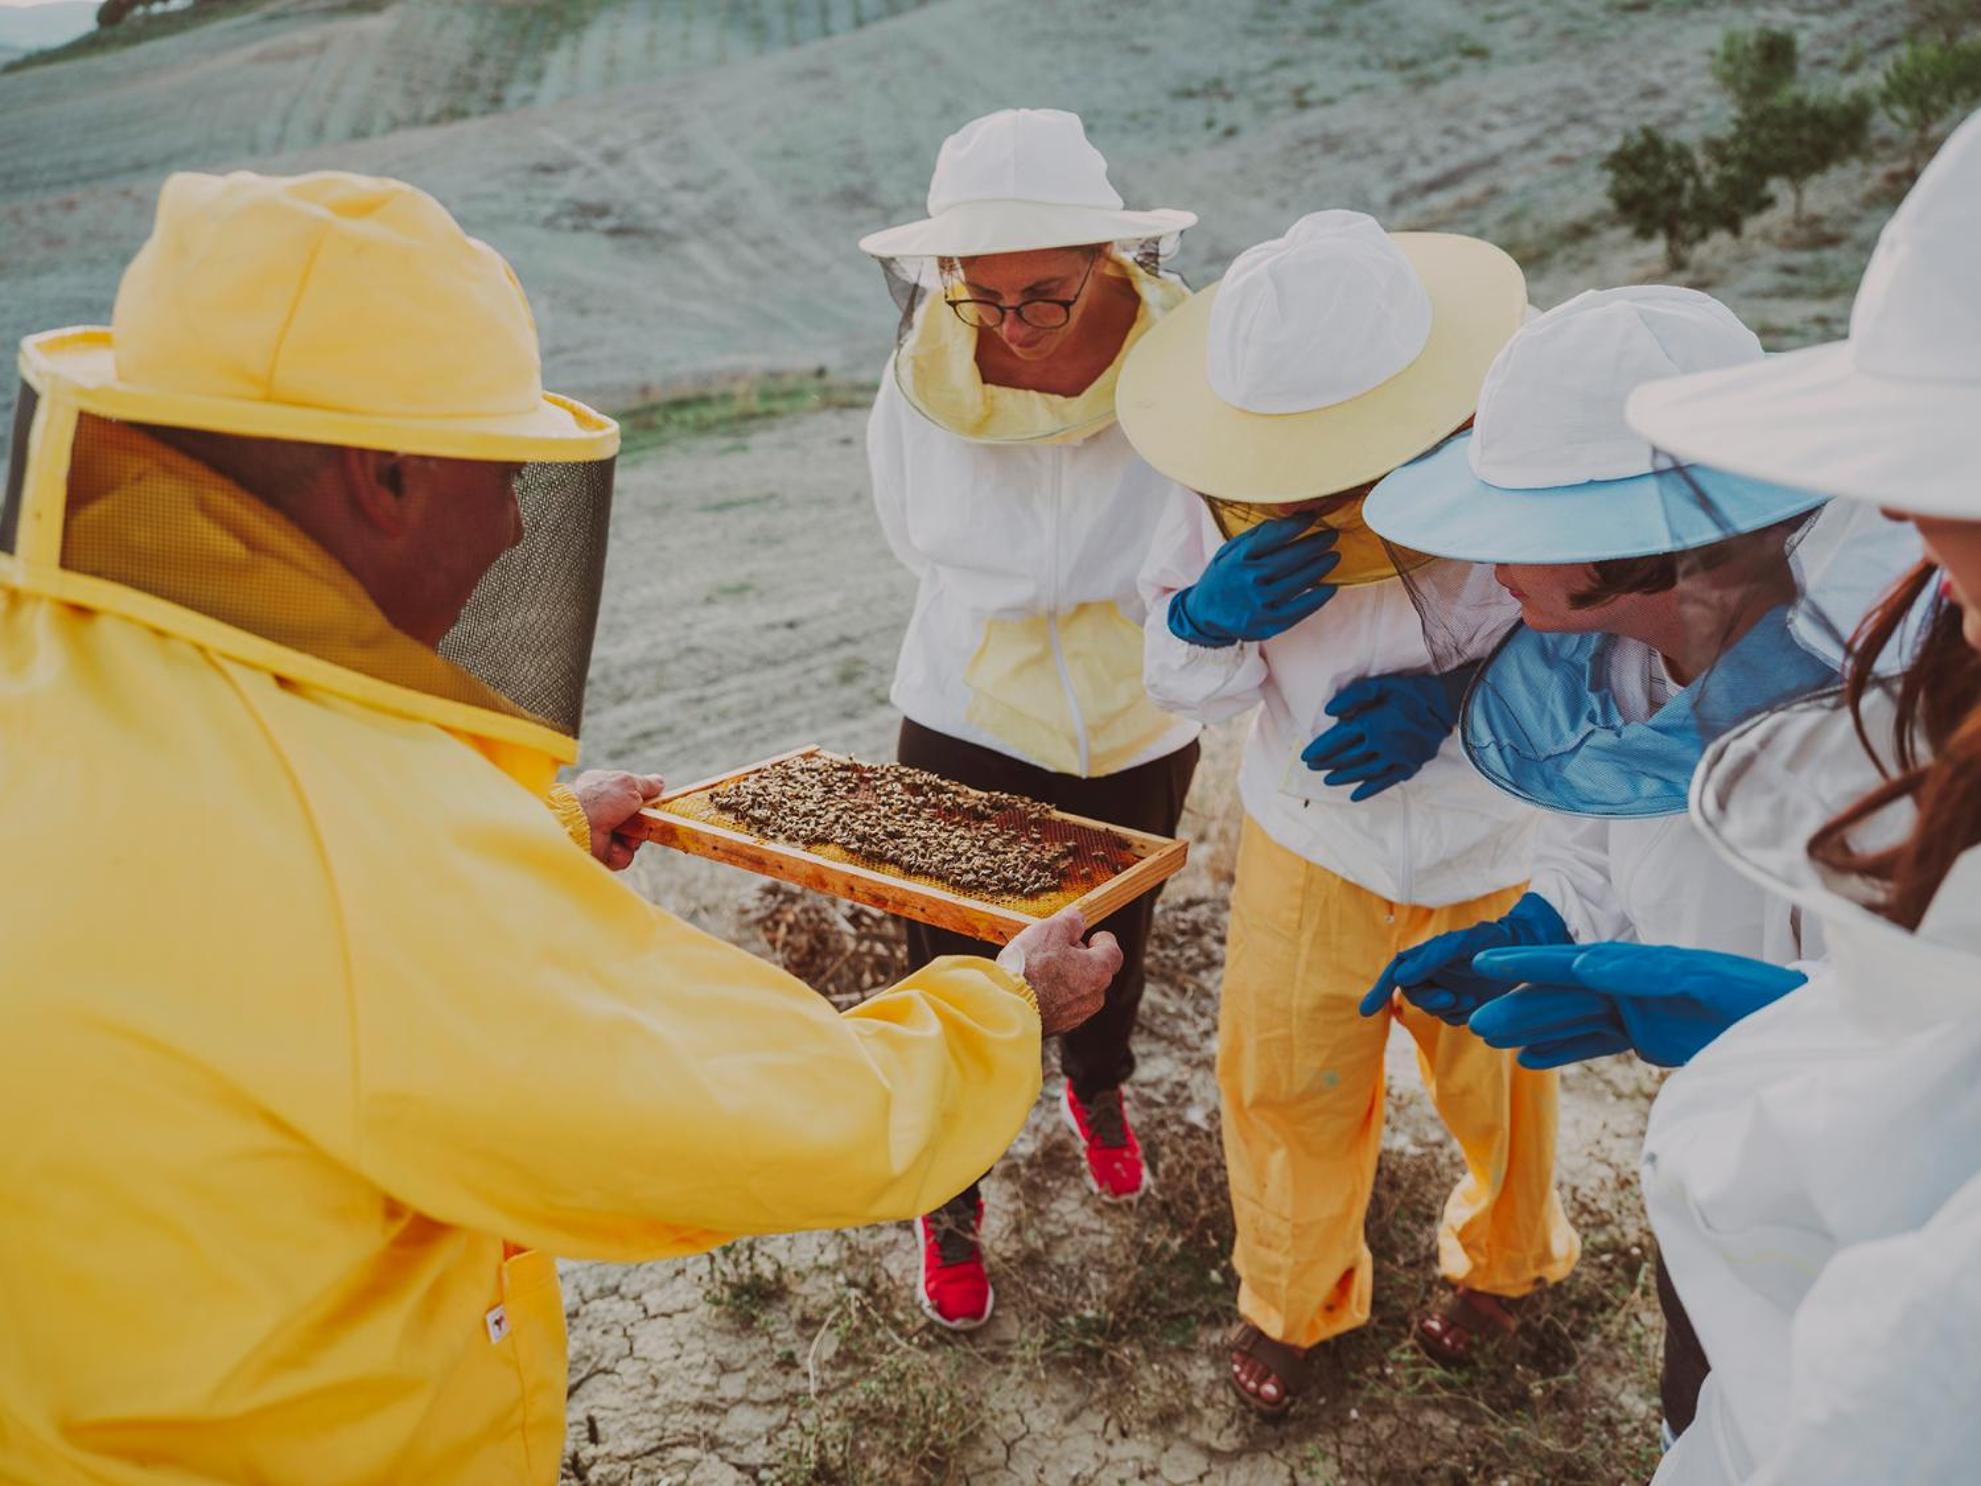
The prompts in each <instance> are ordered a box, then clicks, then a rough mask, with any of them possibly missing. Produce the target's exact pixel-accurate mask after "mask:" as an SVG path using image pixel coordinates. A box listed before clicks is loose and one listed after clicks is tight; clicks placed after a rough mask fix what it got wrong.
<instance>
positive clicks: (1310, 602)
mask: <svg viewBox="0 0 1981 1486" xmlns="http://www.w3.org/2000/svg"><path fill="white" fill-rule="evenodd" d="M1334 594H1335V590H1334V588H1333V586H1332V585H1330V584H1327V583H1322V584H1320V585H1318V586H1317V587H1314V588H1309V589H1307V590H1306V591H1305V592H1303V593H1296V594H1294V595H1293V597H1291V598H1284V599H1275V600H1273V601H1272V602H1271V603H1269V604H1267V605H1265V606H1264V610H1263V612H1264V614H1265V617H1266V618H1267V619H1268V620H1270V621H1272V622H1273V623H1274V624H1275V625H1277V626H1278V628H1276V629H1275V630H1274V631H1273V634H1279V633H1280V632H1281V631H1283V630H1290V629H1292V628H1293V626H1294V625H1296V624H1298V623H1299V622H1300V621H1301V620H1303V619H1305V618H1306V617H1307V616H1308V615H1309V614H1312V613H1313V612H1314V611H1315V610H1317V609H1319V608H1320V607H1321V605H1323V604H1325V603H1326V602H1327V601H1328V600H1329V599H1331V598H1333V597H1334ZM1269 638H1270V637H1269Z"/></svg>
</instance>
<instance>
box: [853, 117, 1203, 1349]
mask: <svg viewBox="0 0 1981 1486" xmlns="http://www.w3.org/2000/svg"><path fill="white" fill-rule="evenodd" d="M928 206H929V215H928V216H927V217H926V218H925V219H923V220H921V221H917V222H911V223H908V224H906V225H904V226H900V227H894V228H890V229H888V230H886V231H884V232H878V233H874V234H873V235H871V236H869V237H867V238H865V239H863V240H862V242H861V244H860V246H861V248H862V249H863V250H864V251H866V252H867V253H869V254H870V255H872V256H873V257H875V258H877V259H879V260H880V261H881V263H882V265H883V267H884V268H885V269H886V271H887V276H888V281H889V285H890V288H891V289H892V290H893V292H894V294H895V298H896V301H897V303H898V304H899V305H900V307H901V311H902V314H901V320H900V327H899V331H898V335H897V341H896V349H895V354H894V357H893V359H892V360H891V361H890V362H889V364H888V367H887V370H886V372H885V373H884V374H883V376H882V378H881V387H880V392H879V395H878V396H877V397H876V399H875V401H874V409H873V415H872V418H871V420H870V421H869V423H868V428H867V456H868V460H869V463H870V465H871V468H872V474H873V490H874V501H875V504H876V505H877V507H878V508H879V512H880V520H881V527H882V529H883V530H884V531H885V533H886V535H887V540H888V544H889V546H890V547H892V549H893V550H894V553H895V555H896V556H897V557H899V558H900V560H901V561H902V562H903V563H905V564H906V565H907V566H908V568H909V569H910V570H911V571H912V572H913V573H914V574H915V575H916V577H917V578H918V579H919V580H920V587H919V589H918V591H917V593H916V597H915V608H914V614H913V617H912V618H911V619H910V621H909V626H908V632H907V635H906V637H905V638H904V640H903V642H902V647H901V658H900V662H899V665H898V667H897V669H896V672H895V678H894V688H893V699H894V703H895V705H896V706H897V707H899V708H900V709H901V712H902V714H903V718H902V724H901V738H900V744H899V755H898V756H899V758H900V760H901V762H902V763H904V764H911V765H913V766H915V767H917V768H921V769H927V770H929V771H930V772H931V773H935V774H940V775H942V776H943V777H945V778H948V779H954V780H957V781H959V782H961V783H963V784H968V785H972V786H974V787H977V788H980V789H991V790H1003V791H1008V792H1011V793H1014V794H1020V795H1027V796H1030V797H1031V798H1033V799H1037V800H1043V801H1045V802H1047V803H1048V804H1051V805H1053V806H1055V807H1057V808H1059V809H1061V810H1064V811H1068V812H1071V813H1073V814H1076V815H1083V816H1088V817H1090V818H1094V819H1098V820H1105V821H1109V822H1111V823H1113V824H1116V825H1121V826H1127V827H1131V828H1134V829H1137V830H1143V831H1152V832H1157V833H1160V834H1164V835H1168V834H1171V833H1173V832H1174V831H1175V829H1176V826H1177V822H1178V820H1179V818H1180V817H1181V814H1182V810H1183V800H1184V796H1185V794H1186V793H1187V792H1188V790H1189V786H1190V777H1191V774H1192V773H1193V771H1194V770H1195V768H1196V764H1197V753H1198V749H1197V732H1198V729H1197V725H1196V724H1195V723H1193V722H1188V721H1185V720H1183V719H1180V718H1177V717H1174V716H1171V715H1169V714H1167V713H1165V712H1163V711H1161V710H1160V709H1158V708H1157V707H1155V706H1154V705H1153V704H1152V703H1151V702H1150V701H1149V699H1148V697H1147V696H1146V695H1145V694H1144V692H1143V690H1142V619H1143V609H1142V604H1141V600H1140V598H1139V597H1138V595H1137V592H1136V573H1137V570H1138V569H1139V568H1140V566H1141V563H1142V559H1143V557H1144V555H1145V554H1146V552H1147V550H1148V544H1149V522H1148V519H1147V512H1148V511H1149V510H1150V508H1151V506H1152V504H1154V503H1155V502H1157V501H1158V500H1159V498H1160V494H1161V492H1162V490H1163V489H1164V486H1165V482H1164V481H1163V480H1162V479H1161V477H1159V476H1157V475H1156V474H1154V473H1153V472H1152V471H1151V470H1150V469H1149V468H1148V467H1147V466H1146V465H1144V464H1143V463H1142V462H1141V461H1140V460H1138V459H1137V458H1136V457H1135V454H1134V452H1133V450H1131V449H1130V448H1129V446H1128V442H1127V440H1126V439H1125V438H1123V437H1122V435H1121V432H1120V431H1119V430H1118V429H1117V428H1116V427H1115V423H1114V388H1115V379H1116V377H1117V375H1118V373H1119V371H1120V367H1121V363H1122V360H1123V358H1124V357H1125V356H1126V355H1127V353H1128V350H1129V348H1130V347H1131V346H1133V345H1134V344H1135V342H1136V341H1137V340H1138V339H1139V338H1140V336H1141V335H1142V334H1143V333H1144V332H1145V331H1146V330H1147V329H1148V328H1149V327H1150V326H1151V325H1153V324H1154V323H1155V322H1156V321H1157V320H1158V319H1159V318H1160V317H1161V316H1162V315H1163V314H1164V313H1166V312H1167V311H1168V310H1169V309H1171V308H1172V307H1174V306H1175V305H1176V304H1178V303H1180V302H1181V301H1182V300H1183V299H1184V298H1185V297H1186V295H1187V291H1186V290H1185V288H1184V287H1183V285H1182V284H1181V283H1180V282H1179V281H1178V280H1177V279H1175V278H1174V277H1172V276H1169V275H1166V274H1164V273H1163V272H1162V271H1161V269H1160V267H1159V263H1160V259H1161V256H1162V254H1163V251H1164V250H1165V249H1166V248H1168V247H1169V246H1171V245H1173V242H1174V239H1175V237H1176V235H1177V234H1178V233H1180V232H1181V231H1182V230H1183V229H1184V228H1186V227H1189V226H1191V225H1192V224H1193V223H1194V222H1195V221H1196V218H1195V217H1194V216H1193V215H1192V214H1191V213H1189V212H1183V211H1128V210H1125V209H1124V206H1123V202H1122V199H1121V197H1120V196H1119V195H1118V194H1117V193H1116V192H1115V190H1114V188H1113V187H1112V186H1111V185H1110V184H1109V182H1108V178H1107V163H1106V161H1105V160H1103V159H1102V158H1101V155H1100V153H1099V152H1098V151H1097V150H1095V149H1094V147H1093V146H1092V145H1091V144H1089V143H1088V141H1087V137H1086V133H1085V131H1084V129H1083V127H1082V125H1081V123H1080V120H1079V119H1078V118H1077V117H1075V116H1074V115H1072V114H1069V113H1062V112H1059V111H1056V110H1050V109H1040V110H1032V109H1015V110H1006V111H1003V112H1000V113H994V114H990V115H987V116H985V117H984V118H980V119H977V120H975V121H974V122H972V123H970V124H968V125H966V126H965V127H964V128H963V129H961V130H959V131H958V132H957V133H956V134H953V135H951V136H950V137H949V138H948V139H947V140H945V141H944V142H943V146H942V150H941V153H940V154H939V156H938V157H937V160H936V167H935V175H934V178H933V179H932V180H931V182H930V184H929V196H928ZM1154 906H1155V895H1154V894H1151V895H1149V896H1147V897H1145V898H1143V899H1141V900H1140V901H1139V902H1137V903H1135V904H1133V905H1132V906H1131V907H1129V908H1127V909H1124V910H1122V911H1121V912H1119V913H1117V914H1115V915H1114V916H1113V917H1111V918H1110V919H1109V920H1108V923H1107V928H1108V929H1109V930H1110V931H1111V932H1112V933H1113V934H1114V935H1115V936H1116V937H1117V938H1118V939H1119V941H1120V944H1121V949H1122V953H1123V956H1124V963H1123V966H1122V969H1121V972H1120V974H1119V975H1117V976H1116V977H1115V980H1114V983H1113V986H1112V988H1111V989H1110V991H1109V993H1108V1000H1107V1005H1106V1007H1105V1009H1103V1010H1102V1011H1101V1012H1100V1013H1099V1014H1098V1015H1097V1016H1095V1017H1094V1018H1093V1019H1092V1020H1090V1021H1089V1022H1087V1023H1086V1024H1085V1025H1084V1026H1082V1027H1080V1028H1079V1029H1077V1030H1076V1031H1074V1032H1072V1033H1069V1034H1067V1035H1066V1036H1065V1037H1064V1038H1062V1039H1061V1045H1060V1066H1061V1070H1062V1072H1063V1073H1064V1075H1065V1083H1064V1086H1063V1088H1062V1089H1061V1092H1060V1098H1059V1108H1060V1113H1061V1115H1062V1117H1063V1118H1064V1120H1065V1122H1066V1123H1067V1125H1068V1126H1069V1127H1070V1128H1071V1129H1072V1131H1073V1133H1074V1135H1075V1136H1076V1138H1077V1139H1078V1140H1079V1142H1080V1144H1081V1147H1082V1150H1083V1153H1084V1156H1085V1161H1086V1171H1087V1178H1088V1181H1089V1184H1090V1185H1091V1187H1092V1188H1093V1190H1094V1192H1095V1193H1096V1194H1097V1195H1098V1196H1100V1197H1101V1198H1103V1199H1107V1200H1113V1201H1125V1200H1130V1199H1133V1198H1135V1197H1137V1196H1139V1195H1140V1194H1141V1193H1142V1192H1143V1191H1144V1190H1145V1189H1146V1188H1147V1185H1148V1181H1149V1177H1148V1172H1147V1169H1146V1167H1145V1166H1144V1164H1143V1159H1142V1151H1141V1146H1140V1144H1139V1142H1138V1140H1137V1138H1136V1135H1135V1131H1134V1129H1133V1127H1132V1126H1131V1125H1130V1123H1129V1120H1128V1114H1127V1110H1126V1108H1125V1105H1124V1103H1123V1097H1122V1085H1123V1084H1124V1083H1125V1082H1126V1081H1127V1079H1128V1077H1129V1075H1130V1074H1131V1073H1132V1072H1133V1070H1134V1066H1135V1059H1134V1054H1133V1052H1132V1050H1131V1047H1130V1036H1131V1034H1132V1032H1133V1030H1134V1026H1135V1015H1136V1008H1137V1005H1138V1003H1139V1002H1140V1000H1141V997H1142V985H1143V965H1142V962H1143V950H1144V946H1145V944H1146V942H1147V939H1148V933H1149V926H1150V920H1151V916H1152V913H1153V910H1154ZM908 945H909V953H910V956H911V960H912V962H913V963H915V964H918V965H919V964H925V963H927V962H928V961H930V960H933V959H935V958H937V957H938V956H941V955H946V954H988V955H995V954H996V952H997V951H996V949H995V947H993V946H986V945H983V944H978V943H975V942H973V941H971V940H969V939H967V938H965V937H963V936H962V935H959V934H955V933H950V932H946V931H943V930H939V929H934V928H930V927H928V926H926V925H922V924H915V923H911V924H909V925H908ZM968 1117H969V1111H967V1110H959V1111H956V1118H958V1119H967V1118H968ZM983 1220H984V1204H983V1198H982V1193H981V1190H980V1185H973V1186H972V1187H971V1188H970V1189H969V1190H968V1191H965V1192H962V1193H960V1194H958V1195H957V1197H956V1198H955V1199H954V1200H952V1201H951V1202H949V1203H947V1204H945V1205H944V1206H943V1208H942V1209H941V1210H940V1211H938V1212H935V1213H931V1214H929V1215H927V1216H926V1217H924V1218H923V1219H921V1220H920V1222H919V1223H918V1224H917V1237H918V1239H919V1240H920V1243H919V1247H920V1254H921V1268H920V1275H919V1281H918V1285H917V1299H918V1300H919V1302H920V1304H921V1307H922V1309H923V1310H924V1312H926V1313H927V1314H928V1315H929V1316H930V1317H931V1319H933V1320H934V1321H936V1322H937V1323H938V1324H940V1325H942V1326H945V1327H949V1328H951V1329H954V1330H968V1329H970V1328H973V1327H976V1326H980V1325H982V1324H983V1322H984V1321H986V1320H987V1319H988V1318H989V1316H990V1313H991V1304H992V1290H991V1285H990V1279H989V1275H988V1272H987V1270H986V1268H985V1265H984V1259H983V1251H982V1248H981V1245H980V1242H979V1237H980V1234H981V1231H982V1226H983Z"/></svg>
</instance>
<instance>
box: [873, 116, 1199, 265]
mask: <svg viewBox="0 0 1981 1486" xmlns="http://www.w3.org/2000/svg"><path fill="white" fill-rule="evenodd" d="M1196 222H1197V216H1196V213H1194V212H1185V211H1172V210H1166V209H1165V210H1157V211H1146V212H1131V211H1128V210H1127V209H1126V206H1125V204H1124V203H1123V201H1122V199H1121V194H1120V193H1119V192H1118V191H1116V190H1115V189H1114V187H1113V186H1112V185H1110V184H1109V183H1108V178H1107V161H1106V160H1104V159H1102V158H1101V152H1100V151H1099V150H1097V149H1095V148H1094V147H1093V145H1091V144H1089V143H1088V142H1087V131H1086V128H1085V126H1084V125H1082V124H1081V122H1080V117H1079V115H1078V114H1070V113H1067V112H1066V111H1064V110H1063V109H1057V108H1007V109H1003V110H1000V111H999V112H997V113H994V114H985V115H984V116H983V117H982V118H980V119H972V120H971V121H970V122H969V123H967V124H965V125H964V126H963V127H962V128H961V129H959V130H957V131H956V132H955V133H954V134H952V135H950V136H949V138H947V139H945V140H944V141H943V142H942V150H941V152H940V153H939V154H938V155H937V156H936V161H935V174H934V175H933V176H932V177H931V178H930V180H929V214H928V216H926V217H925V218H923V219H922V220H921V221H919V222H908V223H904V224H903V225H902V226H899V227H889V228H886V229H885V230H883V231H880V232H873V233H869V234H868V235H867V236H865V237H863V238H861V239H860V250H861V251H862V252H864V253H868V254H871V255H872V256H873V257H875V258H905V257H920V256H925V255H933V256H940V257H945V258H968V257H973V256H976V255H978V254H983V253H1021V252H1025V251H1027V250H1029V249H1033V248H1068V247H1077V246H1079V245H1081V244H1083V243H1107V242H1129V241H1135V240H1139V239H1145V238H1160V237H1168V236H1170V235H1172V234H1174V233H1178V232H1181V231H1183V229H1184V228H1186V227H1193V226H1195V225H1196Z"/></svg>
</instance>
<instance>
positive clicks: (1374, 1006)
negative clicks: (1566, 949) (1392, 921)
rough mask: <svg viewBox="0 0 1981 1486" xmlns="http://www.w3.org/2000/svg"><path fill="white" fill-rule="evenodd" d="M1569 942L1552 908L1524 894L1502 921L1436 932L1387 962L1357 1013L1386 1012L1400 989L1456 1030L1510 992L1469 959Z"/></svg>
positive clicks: (1542, 900)
mask: <svg viewBox="0 0 1981 1486" xmlns="http://www.w3.org/2000/svg"><path fill="white" fill-rule="evenodd" d="M1572 942H1573V940H1572V938H1571V936H1570V934H1569V932H1568V925H1567V924H1565V923H1563V922H1562V921H1561V915H1560V914H1559V913H1556V912H1555V910H1554V905H1553V904H1552V903H1550V902H1548V900H1547V899H1546V898H1543V897H1541V896H1539V895H1538V894H1536V893H1528V894H1527V895H1526V896H1525V897H1523V898H1522V899H1521V900H1520V901H1519V902H1518V903H1515V904H1514V905H1513V907H1511V908H1509V909H1508V910H1507V911H1506V916H1505V917H1503V918H1492V919H1487V920H1486V921H1485V922H1484V923H1482V924H1474V925H1472V927H1471V928H1469V929H1453V930H1452V931H1451V932H1450V933H1448V934H1439V935H1438V936H1437V937H1436V938H1434V939H1426V940H1425V941H1424V942H1423V943H1422V944H1420V945H1417V946H1416V947H1415V948H1414V949H1406V950H1405V951H1404V952H1403V953H1402V954H1400V955H1398V956H1397V957H1396V958H1395V959H1393V960H1391V961H1390V962H1389V963H1388V964H1387V965H1385V966H1384V967H1383V973H1382V974H1381V975H1378V976H1377V977H1376V983H1375V984H1374V985H1372V986H1370V987H1369V994H1368V995H1366V996H1364V997H1363V998H1362V1015H1364V1016H1375V1015H1376V1014H1377V1013H1379V1012H1382V1011H1386V1010H1388V1009H1389V1003H1390V997H1391V995H1392V994H1394V993H1395V992H1397V991H1401V992H1402V993H1403V999H1404V1000H1406V1001H1408V1002H1409V1003H1410V1004H1411V1005H1412V1006H1414V1007H1416V1008H1417V1009H1418V1010H1419V1011H1428V1012H1429V1013H1430V1014H1431V1015H1432V1016H1434V1017H1436V1018H1438V1019H1439V1020H1440V1021H1444V1022H1449V1023H1451V1025H1452V1026H1454V1027H1462V1026H1464V1025H1465V1019H1466V1018H1467V1017H1469V1016H1471V1015H1472V1013H1473V1012H1475V1011H1477V1010H1478V1009H1479V1008H1480V1007H1481V1006H1484V1005H1485V1004H1486V1003H1487V1002H1488V1001H1490V1000H1492V999H1493V997H1495V996H1504V995H1505V994H1506V993H1507V992H1508V991H1509V990H1511V989H1512V987H1511V986H1508V985H1504V984H1502V983H1501V982H1499V981H1496V980H1489V979H1487V978H1486V977H1485V976H1483V975H1478V974H1475V973H1474V972H1473V970H1472V957H1473V956H1474V955H1476V954H1482V953H1484V952H1485V951H1486V950H1489V949H1507V948H1509V947H1512V946H1515V945H1539V944H1570V943H1572Z"/></svg>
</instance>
